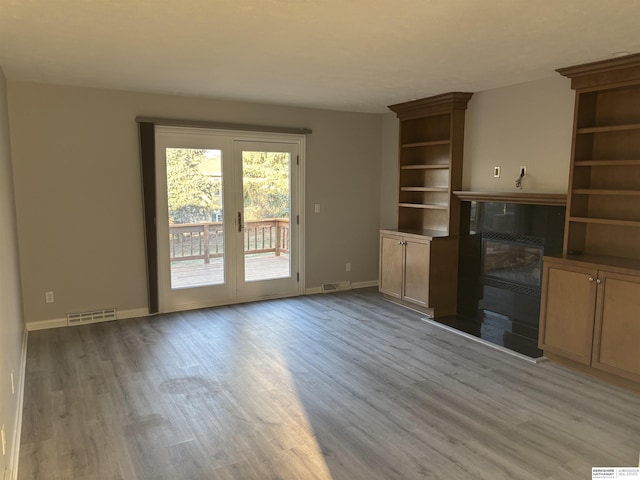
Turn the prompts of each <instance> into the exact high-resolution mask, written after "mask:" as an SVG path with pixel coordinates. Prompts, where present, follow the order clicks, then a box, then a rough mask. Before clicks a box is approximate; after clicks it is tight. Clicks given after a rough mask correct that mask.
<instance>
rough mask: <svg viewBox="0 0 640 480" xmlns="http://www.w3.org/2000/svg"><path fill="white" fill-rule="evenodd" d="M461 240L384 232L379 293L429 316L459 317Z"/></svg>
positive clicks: (395, 231) (381, 242) (382, 234)
mask: <svg viewBox="0 0 640 480" xmlns="http://www.w3.org/2000/svg"><path fill="white" fill-rule="evenodd" d="M457 265H458V238H457V237H449V236H447V237H428V236H424V235H414V234H411V233H403V232H399V231H397V230H381V231H380V279H379V289H380V292H381V293H383V294H384V296H385V297H386V298H387V299H389V300H391V301H394V302H396V303H399V304H402V305H405V306H407V307H410V308H413V309H415V310H418V311H421V312H424V313H426V314H427V315H429V316H439V317H441V316H447V315H453V314H455V313H456V308H457V305H456V302H457V295H456V294H457V283H458V278H457V277H458V269H457Z"/></svg>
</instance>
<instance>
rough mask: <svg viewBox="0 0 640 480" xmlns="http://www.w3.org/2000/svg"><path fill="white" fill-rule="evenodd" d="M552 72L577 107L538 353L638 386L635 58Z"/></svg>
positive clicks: (639, 159) (639, 160)
mask: <svg viewBox="0 0 640 480" xmlns="http://www.w3.org/2000/svg"><path fill="white" fill-rule="evenodd" d="M558 72H559V73H560V74H562V75H564V76H566V77H568V78H570V79H571V87H572V88H573V89H574V90H575V91H576V100H575V102H576V103H575V116H574V129H573V144H572V158H571V169H570V175H569V188H568V197H567V215H566V224H565V240H564V248H563V250H564V252H563V255H562V257H558V258H553V257H549V258H547V257H545V266H544V272H543V285H542V303H541V309H540V342H539V343H540V347H541V348H542V349H543V350H544V351H545V354H547V356H550V357H552V358H553V357H554V356H555V357H558V358H560V359H561V360H566V361H570V362H573V363H575V364H578V365H582V366H584V367H586V368H587V369H589V370H592V371H595V372H597V373H598V374H601V375H612V376H613V377H614V378H621V379H624V380H631V381H633V382H640V349H638V345H640V315H638V312H639V311H640V54H635V55H628V56H625V57H619V58H613V59H609V60H605V61H600V62H594V63H589V64H584V65H577V66H574V67H568V68H562V69H559V70H558Z"/></svg>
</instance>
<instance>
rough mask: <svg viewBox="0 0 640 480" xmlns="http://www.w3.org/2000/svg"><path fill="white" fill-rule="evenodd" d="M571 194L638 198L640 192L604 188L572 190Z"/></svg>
mask: <svg viewBox="0 0 640 480" xmlns="http://www.w3.org/2000/svg"><path fill="white" fill-rule="evenodd" d="M573 193H575V194H578V195H621V196H638V195H640V190H613V189H604V188H574V189H573Z"/></svg>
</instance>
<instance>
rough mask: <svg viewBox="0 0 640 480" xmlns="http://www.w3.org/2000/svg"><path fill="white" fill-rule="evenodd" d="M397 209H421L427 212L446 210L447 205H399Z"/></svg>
mask: <svg viewBox="0 0 640 480" xmlns="http://www.w3.org/2000/svg"><path fill="white" fill-rule="evenodd" d="M398 207H402V208H422V209H429V210H447V209H448V208H449V206H448V205H442V204H435V203H399V204H398Z"/></svg>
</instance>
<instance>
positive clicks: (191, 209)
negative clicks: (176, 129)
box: [166, 148, 222, 223]
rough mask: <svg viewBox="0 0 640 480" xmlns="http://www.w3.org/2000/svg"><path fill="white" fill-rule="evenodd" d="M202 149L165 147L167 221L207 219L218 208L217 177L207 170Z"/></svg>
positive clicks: (189, 221)
mask: <svg viewBox="0 0 640 480" xmlns="http://www.w3.org/2000/svg"><path fill="white" fill-rule="evenodd" d="M206 153H207V151H206V150H196V149H186V148H168V149H167V153H166V156H167V194H168V207H169V223H198V222H211V221H212V220H214V217H213V216H214V215H215V213H216V212H219V211H221V210H222V203H221V193H222V188H221V185H220V181H219V179H217V178H215V176H214V175H213V173H212V172H210V171H209V172H208V171H207V168H206V165H207V162H208V163H211V162H210V160H209V159H208V157H207V155H206Z"/></svg>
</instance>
